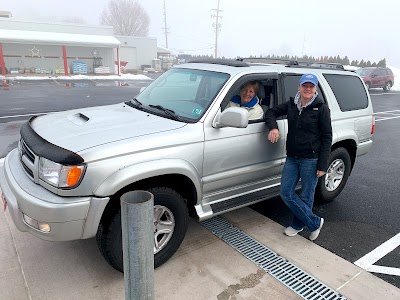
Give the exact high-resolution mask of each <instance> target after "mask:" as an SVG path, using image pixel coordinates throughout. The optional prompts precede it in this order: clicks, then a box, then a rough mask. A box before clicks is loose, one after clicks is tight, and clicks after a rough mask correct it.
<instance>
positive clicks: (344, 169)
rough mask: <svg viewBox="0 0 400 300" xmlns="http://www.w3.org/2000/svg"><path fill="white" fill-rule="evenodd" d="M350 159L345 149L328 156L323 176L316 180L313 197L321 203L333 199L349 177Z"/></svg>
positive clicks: (336, 150) (338, 149) (337, 150)
mask: <svg viewBox="0 0 400 300" xmlns="http://www.w3.org/2000/svg"><path fill="white" fill-rule="evenodd" d="M350 168H351V159H350V155H349V152H348V151H347V150H346V149H345V148H337V149H335V150H333V151H332V152H331V154H330V156H329V167H328V170H327V172H326V175H325V176H322V177H320V178H319V179H318V184H317V188H316V189H315V197H316V199H317V200H318V201H321V202H330V201H332V200H333V199H335V198H336V197H337V196H338V195H339V194H340V192H341V191H342V190H343V188H344V186H345V185H346V182H347V179H348V178H349V175H350Z"/></svg>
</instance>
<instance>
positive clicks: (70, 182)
mask: <svg viewBox="0 0 400 300" xmlns="http://www.w3.org/2000/svg"><path fill="white" fill-rule="evenodd" d="M84 170H85V165H78V166H64V165H61V164H58V163H55V162H53V161H51V160H48V159H46V158H43V157H41V158H40V159H39V178H40V179H42V180H44V181H45V182H47V183H48V184H51V185H52V186H55V187H60V188H71V187H74V186H76V185H78V184H79V182H80V180H81V179H82V176H83V173H84Z"/></svg>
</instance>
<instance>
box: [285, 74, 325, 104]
mask: <svg viewBox="0 0 400 300" xmlns="http://www.w3.org/2000/svg"><path fill="white" fill-rule="evenodd" d="M301 75H302V74H299V75H297V74H296V75H288V74H285V75H284V76H285V77H284V81H285V83H284V86H285V99H284V101H285V102H286V101H289V100H290V98H291V97H294V96H296V93H297V91H298V87H299V81H300V77H301ZM317 92H318V97H319V98H321V99H322V101H324V102H325V97H324V94H323V93H322V92H321V89H320V88H319V86H318V87H317Z"/></svg>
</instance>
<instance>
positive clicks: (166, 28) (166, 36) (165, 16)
mask: <svg viewBox="0 0 400 300" xmlns="http://www.w3.org/2000/svg"><path fill="white" fill-rule="evenodd" d="M162 29H164V30H165V31H164V32H165V48H168V27H167V8H166V6H165V0H164V27H163V28H162Z"/></svg>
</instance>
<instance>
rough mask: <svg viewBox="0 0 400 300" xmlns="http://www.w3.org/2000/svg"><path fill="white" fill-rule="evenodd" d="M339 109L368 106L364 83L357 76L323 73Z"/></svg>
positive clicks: (354, 108) (347, 109)
mask: <svg viewBox="0 0 400 300" xmlns="http://www.w3.org/2000/svg"><path fill="white" fill-rule="evenodd" d="M324 77H325V78H326V80H327V81H328V83H329V85H330V87H331V89H332V91H333V93H334V94H335V97H336V99H337V101H338V104H339V107H340V110H341V111H349V110H356V109H363V108H366V107H368V96H367V92H366V91H365V88H364V85H363V83H362V82H361V80H360V79H359V78H358V77H355V76H346V75H334V74H324Z"/></svg>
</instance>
